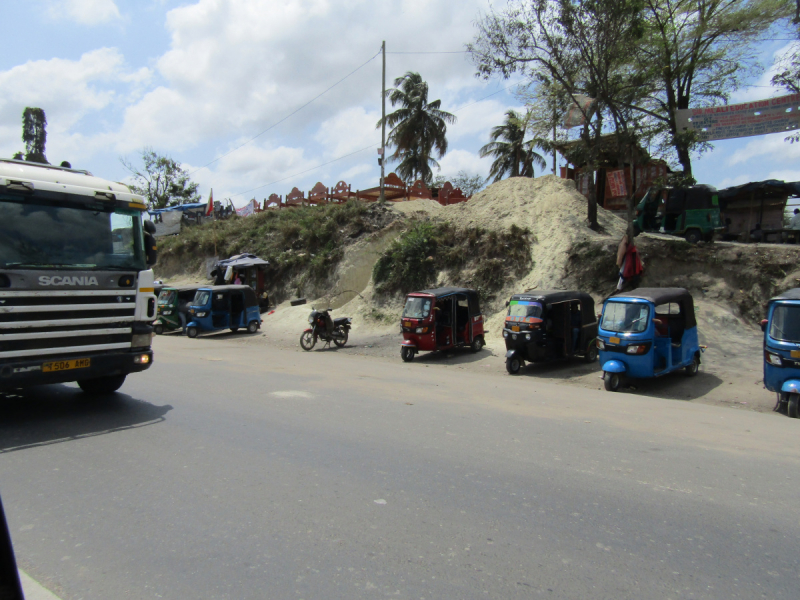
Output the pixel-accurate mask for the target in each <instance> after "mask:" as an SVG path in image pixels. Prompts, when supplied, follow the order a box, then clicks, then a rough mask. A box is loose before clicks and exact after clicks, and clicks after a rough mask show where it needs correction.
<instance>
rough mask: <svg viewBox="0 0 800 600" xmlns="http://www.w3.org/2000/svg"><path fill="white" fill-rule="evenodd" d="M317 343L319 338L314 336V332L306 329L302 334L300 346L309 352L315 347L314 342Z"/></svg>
mask: <svg viewBox="0 0 800 600" xmlns="http://www.w3.org/2000/svg"><path fill="white" fill-rule="evenodd" d="M316 343H317V338H315V337H314V334H313V333H311V332H310V331H304V332H303V334H302V335H301V336H300V347H301V348H302V349H303V350H305V351H306V352H308V351H309V350H311V349H312V348H313V347H314V344H316Z"/></svg>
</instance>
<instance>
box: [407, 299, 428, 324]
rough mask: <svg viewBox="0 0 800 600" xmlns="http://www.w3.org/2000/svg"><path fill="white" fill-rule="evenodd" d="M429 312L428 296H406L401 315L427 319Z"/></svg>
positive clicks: (409, 317)
mask: <svg viewBox="0 0 800 600" xmlns="http://www.w3.org/2000/svg"><path fill="white" fill-rule="evenodd" d="M430 314H431V299H430V298H408V299H406V306H405V308H404V309H403V316H404V317H406V318H408V319H427V318H428V315H430Z"/></svg>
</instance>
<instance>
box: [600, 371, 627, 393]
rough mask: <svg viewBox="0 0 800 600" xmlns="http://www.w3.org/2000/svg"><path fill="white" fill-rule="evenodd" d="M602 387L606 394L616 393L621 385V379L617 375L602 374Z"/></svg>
mask: <svg viewBox="0 0 800 600" xmlns="http://www.w3.org/2000/svg"><path fill="white" fill-rule="evenodd" d="M603 385H605V388H606V391H607V392H616V391H617V390H619V388H620V386H621V385H622V378H621V377H620V376H619V373H603Z"/></svg>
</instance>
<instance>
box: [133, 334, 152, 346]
mask: <svg viewBox="0 0 800 600" xmlns="http://www.w3.org/2000/svg"><path fill="white" fill-rule="evenodd" d="M152 339H153V336H152V335H151V334H149V333H137V334H135V335H134V336H133V338H132V339H131V347H132V348H144V347H146V346H149V345H150V342H151V340H152Z"/></svg>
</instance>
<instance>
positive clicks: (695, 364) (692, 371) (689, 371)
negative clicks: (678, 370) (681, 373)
mask: <svg viewBox="0 0 800 600" xmlns="http://www.w3.org/2000/svg"><path fill="white" fill-rule="evenodd" d="M699 368H700V359H698V358H697V356H696V355H695V357H694V358H692V362H691V363H690V364H688V365H686V376H687V377H694V376H695V375H697V369H699Z"/></svg>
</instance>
